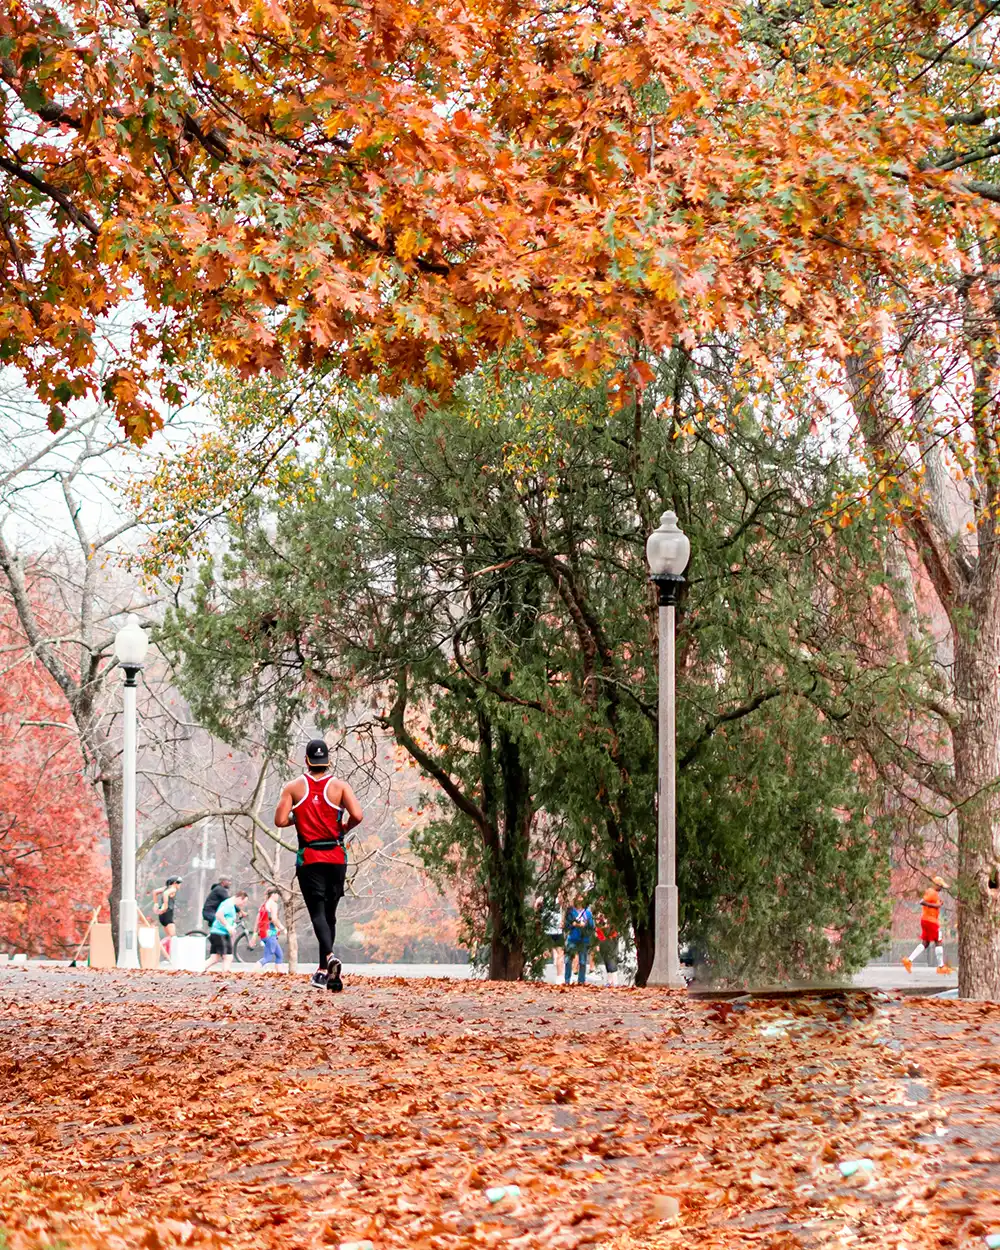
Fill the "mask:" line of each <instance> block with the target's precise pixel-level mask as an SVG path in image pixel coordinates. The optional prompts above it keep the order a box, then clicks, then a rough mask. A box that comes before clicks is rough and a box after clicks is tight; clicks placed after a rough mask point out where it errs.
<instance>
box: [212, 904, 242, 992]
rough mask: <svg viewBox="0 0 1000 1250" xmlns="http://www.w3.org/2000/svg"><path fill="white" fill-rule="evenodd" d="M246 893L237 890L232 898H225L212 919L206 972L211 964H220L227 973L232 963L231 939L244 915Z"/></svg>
mask: <svg viewBox="0 0 1000 1250" xmlns="http://www.w3.org/2000/svg"><path fill="white" fill-rule="evenodd" d="M246 910H247V892H246V890H237V891H236V894H235V895H234V896H233V897H232V898H225V899H223V900H222V902H221V903H220V904H219V908H218V910H217V911H216V913H215V916H214V917H213V919H212V927H211V928H210V929H209V931H208V949H209V951H210V954H209V958H208V963H207V964H206V965H205V971H206V972H207V971H208V970H209V968H211V967H212V965H213V964H217V963H220V962H221V964H222V971H223V972H228V971H229V968H230V966H231V964H232V962H233V938H234V937H235V936H236V925H237V924H238V922H239V919H240V917H241V916H245V915H246Z"/></svg>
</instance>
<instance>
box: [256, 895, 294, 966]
mask: <svg viewBox="0 0 1000 1250" xmlns="http://www.w3.org/2000/svg"><path fill="white" fill-rule="evenodd" d="M280 904H281V891H280V890H279V889H276V888H275V887H274V886H271V888H270V889H269V890H268V892H267V894H266V895H265V898H264V902H263V903H261V905H260V911H259V912H258V913H257V936H258V937H259V938H260V939H261V940H262V941H263V943H264V958H263V959H262V960H261V961H260V966H261V967H262V968H266V967H267V965H268V964H274V967H275V971H277V968H278V964H283V963H284V962H285V955H284V952H283V951H282V949H281V946H280V944H279V942H278V936H279V934H282V933H287V932H288V930H287V929H286V928H285V926H284V925H283V924H282V923H281V921H280V920H279V919H278V908H279V906H280Z"/></svg>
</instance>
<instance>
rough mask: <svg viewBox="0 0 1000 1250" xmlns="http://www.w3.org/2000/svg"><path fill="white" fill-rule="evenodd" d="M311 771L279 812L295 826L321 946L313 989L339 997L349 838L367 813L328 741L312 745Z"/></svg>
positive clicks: (292, 787) (283, 824)
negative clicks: (335, 767) (340, 916)
mask: <svg viewBox="0 0 1000 1250" xmlns="http://www.w3.org/2000/svg"><path fill="white" fill-rule="evenodd" d="M305 762H306V771H305V773H304V774H303V775H302V776H301V777H297V778H296V779H295V780H294V781H289V782H288V783H287V784H286V786H285V787H284V789H283V790H282V791H281V798H280V799H279V800H278V806H277V809H276V810H275V813H274V823H275V824H276V825H277V826H278V828H279V829H287V828H289V827H291V826H292V825H294V826H295V832H296V834H297V836H298V841H299V853H298V858H297V861H296V863H297V867H296V871H295V875H296V877H297V879H298V883H299V889H300V890H301V891H302V898H303V899H304V901H305V905H306V910H307V911H308V912H309V919H310V921H311V922H312V927H313V932H314V933H315V934H316V941H317V942H318V943H319V967H318V968H317V969H316V971H315V972H314V973H313V974H312V977H311V978H310V980H309V984H310V985H311V986H313V987H314V988H316V989H328V990H332V991H333V992H334V993H339V992H340V991H341V990H342V989H343V988H344V982H343V980H342V979H341V975H340V970H341V962H340V960H339V959H338V958H337V957H336V955H334V953H333V944H334V941H335V940H336V937H337V905H338V904H339V902H340V900H341V899H342V898H343V896H344V882H345V881H346V880H347V849H346V845H345V839H346V837H347V834H348V833H349V832H350V831H351V830H352V829H354V828H355V827H356V826H357V825H360V824H361V821H362V819H363V818H364V813H363V812H362V810H361V804H360V803H359V802H358V800H357V799H356V798H355V797H354V791H353V790H352V789H351V787H350V786H349V785H348V784H347V782H346V781H341V780H340V778H339V777H334V776H333V775H332V774H331V772H330V749H329V747H328V746H327V745H326V743H325V742H324V741H323V739H322V738H313V739H312V741H311V742H310V743H309V744H308V745H307V746H306V761H305Z"/></svg>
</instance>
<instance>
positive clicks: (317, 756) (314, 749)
mask: <svg viewBox="0 0 1000 1250" xmlns="http://www.w3.org/2000/svg"><path fill="white" fill-rule="evenodd" d="M329 762H330V748H329V747H328V746H327V745H326V743H325V742H324V741H323V739H322V738H313V739H312V741H311V742H310V743H309V745H308V746H307V747H306V763H307V764H313V765H315V766H318V765H320V764H329Z"/></svg>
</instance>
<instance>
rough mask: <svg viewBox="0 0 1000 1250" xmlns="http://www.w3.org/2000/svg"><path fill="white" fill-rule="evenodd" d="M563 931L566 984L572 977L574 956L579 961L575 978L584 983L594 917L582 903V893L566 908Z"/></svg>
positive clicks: (585, 981)
mask: <svg viewBox="0 0 1000 1250" xmlns="http://www.w3.org/2000/svg"><path fill="white" fill-rule="evenodd" d="M563 933H564V935H565V938H566V969H565V977H566V984H567V985H569V983H570V980H571V979H572V975H573V958H574V956H575V957H576V959H577V960H578V963H579V971H578V972H577V976H576V979H577V981H578V982H579V983H580V985H586V983H587V958H588V955H589V953H590V943H591V940H592V939H593V935H594V917H593V916H592V915H591V911H590V908H589V907H587V906H585V905H584V899H583V895H582V894H578V895H577V896H576V898H575V899H574V900H573V906H572V907H567V908H566V918H565V922H564V925H563Z"/></svg>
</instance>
